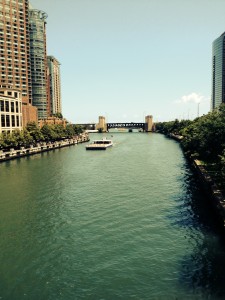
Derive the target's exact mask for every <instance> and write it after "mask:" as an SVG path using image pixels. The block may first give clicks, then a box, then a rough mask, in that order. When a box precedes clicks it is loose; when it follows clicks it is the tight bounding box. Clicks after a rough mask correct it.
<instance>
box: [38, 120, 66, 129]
mask: <svg viewBox="0 0 225 300" xmlns="http://www.w3.org/2000/svg"><path fill="white" fill-rule="evenodd" d="M67 123H68V122H67V120H66V119H60V118H57V117H48V118H47V119H44V120H39V121H38V125H39V127H40V128H42V127H43V126H44V125H63V127H66V125H67Z"/></svg>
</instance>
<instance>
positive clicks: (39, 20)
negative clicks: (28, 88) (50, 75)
mask: <svg viewBox="0 0 225 300" xmlns="http://www.w3.org/2000/svg"><path fill="white" fill-rule="evenodd" d="M46 19H47V14H46V13H45V12H43V11H40V10H37V9H30V10H29V29H30V59H31V79H32V103H33V105H34V106H36V107H37V109H38V119H45V118H47V117H48V116H49V115H50V107H49V93H48V90H49V88H48V80H47V54H46Z"/></svg>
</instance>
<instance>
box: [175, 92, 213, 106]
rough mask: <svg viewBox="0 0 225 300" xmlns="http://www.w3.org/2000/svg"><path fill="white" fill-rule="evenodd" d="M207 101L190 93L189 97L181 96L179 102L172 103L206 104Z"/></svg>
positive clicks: (198, 95) (196, 94) (199, 95)
mask: <svg viewBox="0 0 225 300" xmlns="http://www.w3.org/2000/svg"><path fill="white" fill-rule="evenodd" d="M206 101H208V99H207V98H206V97H204V96H202V95H201V94H198V93H191V94H189V95H184V96H182V97H181V98H180V99H179V100H176V101H174V103H184V104H186V103H202V102H206Z"/></svg>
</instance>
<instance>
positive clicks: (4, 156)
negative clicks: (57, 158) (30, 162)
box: [0, 133, 89, 163]
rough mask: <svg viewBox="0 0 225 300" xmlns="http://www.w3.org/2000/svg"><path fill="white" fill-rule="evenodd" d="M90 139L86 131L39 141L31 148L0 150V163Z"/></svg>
mask: <svg viewBox="0 0 225 300" xmlns="http://www.w3.org/2000/svg"><path fill="white" fill-rule="evenodd" d="M88 141H89V135H88V134H86V133H84V134H80V135H79V136H76V137H74V138H71V139H64V140H60V141H56V142H40V143H37V144H36V145H35V146H33V145H30V147H29V148H24V147H21V148H20V149H18V150H15V149H13V148H12V149H10V151H3V150H0V163H1V162H4V161H8V160H12V159H16V158H21V157H25V156H30V155H34V154H38V153H42V152H46V151H51V150H54V149H59V148H63V147H68V146H72V145H77V144H80V143H85V142H88Z"/></svg>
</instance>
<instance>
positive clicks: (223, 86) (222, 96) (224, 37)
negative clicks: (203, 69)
mask: <svg viewBox="0 0 225 300" xmlns="http://www.w3.org/2000/svg"><path fill="white" fill-rule="evenodd" d="M221 103H225V32H224V33H223V34H221V36H220V37H218V38H217V39H216V40H215V41H214V42H213V47H212V98H211V110H213V109H215V108H217V107H218V106H219V105H220V104H221Z"/></svg>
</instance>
